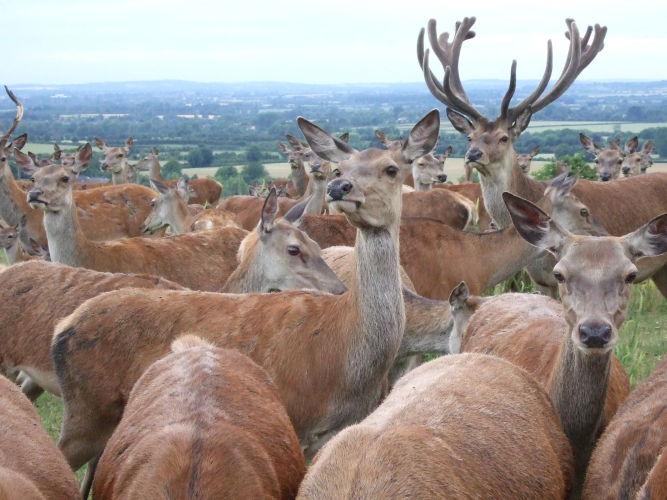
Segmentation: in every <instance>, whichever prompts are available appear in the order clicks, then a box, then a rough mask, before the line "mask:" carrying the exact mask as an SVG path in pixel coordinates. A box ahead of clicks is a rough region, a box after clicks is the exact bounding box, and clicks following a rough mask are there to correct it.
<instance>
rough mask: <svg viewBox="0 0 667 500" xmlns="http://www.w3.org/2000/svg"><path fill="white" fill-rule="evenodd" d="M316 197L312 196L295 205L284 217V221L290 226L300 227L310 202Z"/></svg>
mask: <svg viewBox="0 0 667 500" xmlns="http://www.w3.org/2000/svg"><path fill="white" fill-rule="evenodd" d="M313 196H314V195H312V194H311V195H310V196H308V197H306V198H304V199H303V200H301V201H300V202H299V203H297V204H296V205H294V206H293V207H292V208H290V209H289V210H288V211H287V213H286V214H285V215H283V219H285V220H286V221H287V222H289V223H290V224H293V225H295V226H298V225H299V221H300V219H301V217H303V213H304V211H305V210H306V206H307V205H308V202H309V201H310V199H311V198H312V197H313Z"/></svg>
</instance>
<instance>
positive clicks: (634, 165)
mask: <svg viewBox="0 0 667 500" xmlns="http://www.w3.org/2000/svg"><path fill="white" fill-rule="evenodd" d="M654 149H655V145H654V144H653V141H646V142H645V143H644V146H643V147H642V148H641V150H640V149H639V138H638V137H637V136H635V137H633V138H632V139H630V140H629V141H628V142H627V143H626V144H625V157H624V158H623V164H622V165H621V171H622V172H623V175H624V176H625V177H632V176H635V175H640V174H645V173H646V169H647V168H649V167H650V166H651V165H653V158H652V157H651V155H652V154H653V150H654Z"/></svg>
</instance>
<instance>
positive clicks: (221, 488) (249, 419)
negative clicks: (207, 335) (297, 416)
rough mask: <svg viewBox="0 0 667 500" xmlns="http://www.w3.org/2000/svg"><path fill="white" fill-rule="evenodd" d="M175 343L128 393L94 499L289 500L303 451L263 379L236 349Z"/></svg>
mask: <svg viewBox="0 0 667 500" xmlns="http://www.w3.org/2000/svg"><path fill="white" fill-rule="evenodd" d="M179 342H180V339H178V340H176V341H175V342H174V344H175V345H174V347H173V348H172V350H173V353H172V354H169V355H168V356H166V357H165V358H163V359H161V360H159V361H157V362H155V363H154V364H153V365H151V366H150V367H149V368H148V369H147V370H146V372H145V373H144V374H143V375H142V376H141V378H140V379H139V380H138V381H137V383H136V384H135V386H134V388H133V389H132V392H131V394H130V398H129V400H128V403H127V406H126V408H125V412H124V414H123V418H122V420H121V421H120V424H119V425H118V428H117V429H116V431H115V432H114V434H113V435H112V436H111V438H110V439H109V442H108V444H107V446H106V448H105V450H104V453H103V454H102V458H101V459H100V462H99V465H98V468H97V471H96V474H95V482H94V485H93V497H94V498H96V499H112V498H151V499H160V498H163V499H168V498H193V499H194V498H284V499H289V498H293V497H294V496H295V494H296V491H297V488H298V486H299V483H300V481H301V478H302V477H303V474H304V473H305V463H304V458H303V453H302V451H301V448H300V446H299V441H298V440H297V437H296V434H295V432H294V429H293V427H292V424H291V423H290V421H289V417H288V416H287V413H286V412H285V409H284V407H283V405H282V402H281V401H280V397H279V395H278V392H277V390H276V389H275V386H274V385H273V383H272V382H271V380H270V378H269V376H268V374H267V373H266V372H265V371H264V370H263V369H262V368H260V367H259V366H258V365H256V364H255V363H254V362H252V361H251V360H250V359H248V358H246V357H245V356H243V355H242V354H240V353H238V352H236V351H232V350H226V349H218V348H215V347H213V346H211V345H210V344H206V343H205V342H203V341H200V342H199V345H197V343H196V342H195V339H189V340H187V341H186V343H185V345H179ZM166 388H168V389H169V390H165V389H166Z"/></svg>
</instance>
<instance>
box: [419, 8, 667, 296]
mask: <svg viewBox="0 0 667 500" xmlns="http://www.w3.org/2000/svg"><path fill="white" fill-rule="evenodd" d="M474 23H475V18H474V17H467V18H464V19H463V20H462V21H461V22H460V23H457V25H456V31H455V33H454V37H453V39H452V40H451V42H450V41H449V34H448V33H442V34H441V35H438V32H437V27H436V22H435V20H434V19H431V20H430V21H429V23H428V27H427V31H428V38H429V41H430V44H431V48H432V49H433V52H434V54H435V55H436V57H437V58H438V59H439V60H440V62H441V63H442V65H443V67H444V68H445V77H444V80H443V82H442V83H441V82H440V81H438V80H437V79H436V77H435V75H434V74H433V72H432V71H431V69H430V64H429V57H430V56H429V50H427V49H425V47H424V45H425V43H424V37H425V34H426V32H425V30H424V29H422V30H421V31H420V33H419V36H418V40H417V41H418V43H417V58H418V60H419V64H420V66H421V68H422V70H423V74H424V79H425V82H426V85H427V87H428V89H429V91H430V92H431V94H432V95H433V96H434V97H435V98H436V99H437V100H439V101H440V102H442V103H443V104H445V105H446V106H447V117H448V118H449V120H450V122H451V123H452V125H453V126H454V128H455V129H456V130H458V131H459V132H461V133H463V134H465V135H467V136H468V137H469V139H470V142H469V146H468V150H467V151H466V154H465V161H466V164H468V165H470V166H471V167H474V168H475V169H476V170H478V171H479V173H480V183H481V186H482V193H483V197H484V206H485V207H486V210H487V212H488V213H489V215H490V216H491V218H492V219H493V221H494V222H495V224H496V225H497V227H498V228H505V227H507V226H509V225H511V223H512V222H511V218H510V216H509V213H508V211H507V209H506V207H505V204H504V202H503V199H502V193H504V192H510V193H514V194H516V195H518V196H521V197H522V198H525V199H527V200H529V201H532V202H533V203H535V202H537V201H539V200H540V199H541V198H542V197H543V195H544V191H545V189H546V187H547V186H546V184H545V183H542V182H539V181H536V180H534V179H532V178H531V177H529V176H527V175H526V174H524V173H523V172H522V171H521V169H520V168H519V166H518V164H517V160H516V156H517V153H516V151H515V149H514V142H515V141H516V140H517V139H518V137H519V136H520V135H521V133H522V132H523V131H524V130H525V129H526V128H527V127H528V124H529V123H530V118H531V116H532V115H533V114H534V113H537V112H539V111H540V110H542V109H544V108H545V107H546V106H548V105H549V104H550V103H552V102H553V101H555V100H556V99H558V98H559V97H560V96H561V95H563V93H564V92H565V91H566V90H567V89H568V88H569V87H570V85H572V83H573V82H574V81H575V80H576V78H577V76H579V74H580V73H581V72H582V71H583V70H584V69H585V68H586V67H587V66H588V65H589V64H590V63H591V62H592V61H593V60H594V59H595V57H596V56H597V54H598V53H599V52H600V51H601V50H602V48H603V46H604V38H605V36H606V33H607V28H606V27H602V26H600V25H595V27H594V28H593V27H590V26H589V27H588V29H587V30H586V32H585V33H584V35H583V36H581V35H580V33H579V29H578V27H577V25H576V23H575V22H574V21H573V20H572V19H567V20H566V24H567V35H566V36H567V38H568V39H569V44H570V48H569V51H568V57H567V58H566V61H565V65H564V67H563V71H562V73H561V75H560V77H559V78H558V80H557V82H556V84H554V85H553V86H552V87H551V88H550V89H549V90H548V91H546V92H545V89H546V88H547V86H548V84H549V80H550V78H551V71H552V67H553V50H552V46H551V42H548V44H547V63H546V68H545V71H544V74H543V76H542V78H541V79H540V81H539V83H538V85H537V87H536V88H535V90H534V91H533V92H531V93H530V94H529V95H528V96H526V98H524V99H523V100H522V101H520V102H519V103H518V104H517V105H516V106H512V107H511V106H510V104H511V101H512V97H513V95H514V90H515V89H516V61H514V62H513V63H512V66H511V72H510V83H509V87H508V90H507V93H506V94H505V96H504V97H503V99H502V102H501V106H500V116H498V118H496V119H495V120H489V119H488V118H486V117H484V116H483V115H482V114H481V113H480V112H479V111H478V110H477V109H476V108H475V107H474V106H473V105H472V104H471V102H470V100H469V98H468V96H467V94H466V93H465V91H464V89H463V84H462V83H461V78H460V75H459V61H460V54H461V47H462V44H463V42H464V41H465V40H468V39H471V38H473V37H474V36H475V33H474V32H473V31H471V28H472V26H473V25H474ZM572 192H573V193H574V194H575V195H576V196H577V197H578V198H579V199H580V200H581V201H582V203H584V204H585V205H586V206H587V207H589V209H590V211H591V213H592V214H593V215H594V216H595V217H596V218H597V219H598V220H599V221H600V223H601V224H602V225H603V226H604V227H605V228H606V230H607V231H608V232H609V233H610V234H612V235H615V236H621V235H624V234H627V233H629V232H631V231H633V230H635V229H637V228H638V227H639V226H641V225H642V224H644V223H645V222H646V221H647V220H651V219H652V218H653V217H655V216H657V215H659V214H661V213H664V212H666V211H667V174H662V173H655V174H652V175H651V176H636V177H632V178H629V179H624V180H623V181H622V182H621V181H618V182H617V181H612V182H595V181H586V180H584V179H580V180H579V181H577V183H576V185H575V186H574V188H573V190H572ZM652 279H653V281H654V282H655V284H656V286H657V287H658V288H659V289H660V291H661V292H662V294H663V295H665V296H667V269H666V268H665V267H664V266H663V267H662V268H660V269H659V270H657V271H656V272H655V273H653V275H652Z"/></svg>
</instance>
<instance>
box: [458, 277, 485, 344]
mask: <svg viewBox="0 0 667 500" xmlns="http://www.w3.org/2000/svg"><path fill="white" fill-rule="evenodd" d="M490 299H491V297H480V296H479V295H471V294H470V289H469V288H468V285H467V283H466V282H465V281H462V282H461V283H459V284H458V285H456V288H454V290H452V293H450V294H449V305H450V307H451V308H452V319H453V323H454V324H453V328H452V331H451V333H450V334H449V353H450V354H459V353H460V352H461V340H462V339H463V337H464V335H465V331H466V328H467V327H468V323H469V322H470V318H471V317H472V315H473V314H474V313H475V311H477V309H479V307H480V306H481V305H482V304H484V303H485V302H487V301H488V300H490Z"/></svg>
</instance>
